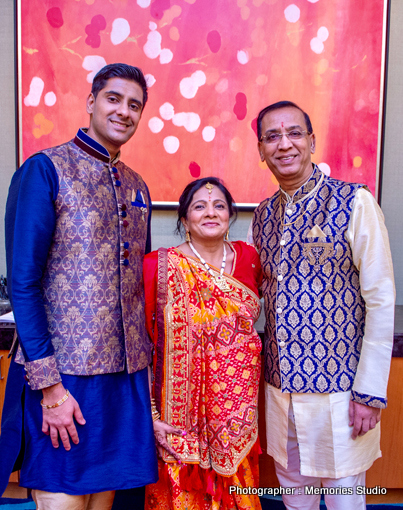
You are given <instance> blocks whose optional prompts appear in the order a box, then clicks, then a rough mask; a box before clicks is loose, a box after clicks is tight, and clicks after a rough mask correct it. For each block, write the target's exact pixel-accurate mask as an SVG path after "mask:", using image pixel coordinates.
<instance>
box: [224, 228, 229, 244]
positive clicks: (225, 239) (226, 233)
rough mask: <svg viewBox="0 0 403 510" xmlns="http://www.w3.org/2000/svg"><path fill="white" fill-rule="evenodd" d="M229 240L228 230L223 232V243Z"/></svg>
mask: <svg viewBox="0 0 403 510" xmlns="http://www.w3.org/2000/svg"><path fill="white" fill-rule="evenodd" d="M228 239H229V229H228V230H227V231H226V232H225V236H224V241H228Z"/></svg>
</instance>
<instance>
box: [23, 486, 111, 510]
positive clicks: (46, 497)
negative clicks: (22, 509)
mask: <svg viewBox="0 0 403 510" xmlns="http://www.w3.org/2000/svg"><path fill="white" fill-rule="evenodd" d="M114 497H115V491H107V492H98V493H96V494H86V495H84V496H71V495H70V494H64V493H63V492H45V491H39V490H33V491H32V498H33V500H34V501H35V503H36V508H37V510H111V508H112V505H113V498H114Z"/></svg>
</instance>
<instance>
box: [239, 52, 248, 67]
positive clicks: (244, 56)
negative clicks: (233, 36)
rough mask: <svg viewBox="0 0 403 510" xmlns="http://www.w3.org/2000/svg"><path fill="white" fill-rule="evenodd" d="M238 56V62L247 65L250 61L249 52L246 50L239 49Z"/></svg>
mask: <svg viewBox="0 0 403 510" xmlns="http://www.w3.org/2000/svg"><path fill="white" fill-rule="evenodd" d="M236 58H237V59H238V62H239V63H240V64H242V65H245V64H247V63H248V62H249V54H248V52H247V51H246V50H239V51H238V53H237V54H236Z"/></svg>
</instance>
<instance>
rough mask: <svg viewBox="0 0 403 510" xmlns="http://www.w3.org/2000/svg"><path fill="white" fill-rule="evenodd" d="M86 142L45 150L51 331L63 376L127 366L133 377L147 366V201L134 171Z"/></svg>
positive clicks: (80, 140) (46, 279) (79, 138)
mask: <svg viewBox="0 0 403 510" xmlns="http://www.w3.org/2000/svg"><path fill="white" fill-rule="evenodd" d="M83 140H84V141H83ZM89 140H91V139H89V137H86V135H85V133H84V134H83V133H82V132H81V136H80V132H79V133H78V135H77V137H76V138H75V139H74V140H72V141H70V142H68V143H66V144H63V145H60V146H59V147H53V148H51V149H47V150H44V151H42V153H43V154H46V155H47V156H48V157H49V158H50V159H51V160H52V162H53V164H54V166H55V168H56V172H57V175H58V178H59V193H58V196H57V200H56V203H55V210H56V229H55V232H54V235H53V241H52V245H51V248H50V251H49V257H48V263H47V267H46V270H45V273H44V276H43V289H44V302H45V308H46V312H47V316H48V323H49V331H50V334H51V336H52V343H53V346H54V349H55V356H56V361H57V368H58V369H59V371H60V372H62V373H65V374H75V375H94V374H103V373H114V372H119V371H122V370H124V368H125V360H126V363H127V369H128V371H129V373H132V372H136V371H138V370H141V369H143V368H144V367H146V366H147V365H148V364H149V363H150V361H151V343H150V341H149V339H148V336H147V333H146V330H145V317H144V288H143V279H142V266H143V258H144V251H145V245H146V239H147V219H148V214H149V207H150V203H149V198H148V197H149V195H148V191H147V187H146V185H145V184H144V182H143V180H142V178H141V177H140V176H139V175H138V174H137V173H135V172H134V171H133V170H131V169H130V168H129V167H127V166H126V165H125V164H124V163H122V162H120V161H119V162H117V163H116V164H115V166H113V164H112V163H110V158H109V156H106V155H105V154H102V153H100V152H98V151H96V150H94V149H93V147H91V146H88V145H87V144H86V143H85V141H87V142H88V141H89ZM99 147H101V146H99ZM101 148H102V147H101ZM102 149H103V148H102ZM105 152H106V151H105Z"/></svg>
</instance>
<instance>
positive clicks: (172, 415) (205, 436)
mask: <svg viewBox="0 0 403 510" xmlns="http://www.w3.org/2000/svg"><path fill="white" fill-rule="evenodd" d="M160 262H162V256H161V258H160V257H159V265H160ZM166 263H167V266H168V267H167V272H166V274H165V273H164V272H163V270H162V268H161V270H160V268H159V269H158V273H159V275H160V276H161V277H162V279H163V280H162V281H161V282H159V283H161V285H160V284H159V285H158V305H157V306H160V304H161V303H163V296H162V293H163V287H165V291H166V293H165V303H166V306H165V311H164V329H161V325H160V324H161V313H158V317H157V321H158V330H159V333H158V340H157V342H158V348H159V349H161V347H162V343H161V341H160V332H161V331H164V334H165V345H164V351H163V352H164V354H163V358H164V365H165V366H164V368H163V369H162V367H161V361H162V360H161V358H158V360H159V361H157V363H158V364H159V365H160V366H159V367H158V372H157V373H158V377H159V380H158V381H157V380H156V390H157V391H156V396H157V392H158V393H159V395H161V404H162V408H161V414H162V417H163V419H165V420H166V421H167V422H168V423H170V424H172V425H173V426H175V427H178V428H182V429H186V430H187V432H188V434H187V435H186V437H180V436H174V435H172V436H169V438H168V440H169V443H170V444H171V446H172V447H173V448H174V449H175V450H176V451H177V452H178V453H179V455H180V456H181V458H182V459H183V461H184V462H186V463H197V464H200V466H201V467H204V468H209V467H213V469H214V470H215V471H216V472H217V473H219V474H222V475H225V476H230V475H232V474H233V473H235V472H236V470H237V468H238V466H239V464H240V463H241V462H242V460H243V459H244V458H245V456H246V455H247V454H248V453H249V451H250V449H251V448H252V446H253V444H254V443H255V441H256V439H257V434H258V427H257V395H258V383H259V377H258V374H259V372H260V370H259V367H260V347H261V343H260V338H259V336H258V335H257V333H256V331H255V330H254V328H253V322H254V321H255V320H256V319H257V317H258V316H259V312H260V301H259V298H258V296H256V294H255V293H254V292H252V291H251V290H250V289H249V288H248V287H246V286H245V285H243V284H242V283H241V282H239V281H238V280H237V279H235V278H233V277H232V276H230V275H227V274H226V275H225V277H226V278H227V280H228V282H229V283H230V284H231V287H232V291H231V292H230V293H222V291H220V290H219V289H218V288H217V287H216V286H215V285H214V284H213V283H212V279H211V278H210V277H209V276H208V275H207V274H206V271H205V268H204V266H203V265H202V264H200V262H199V261H197V260H195V259H193V258H191V257H187V256H185V255H184V254H182V253H181V252H179V251H178V250H175V249H170V250H168V253H167V262H166ZM180 266H181V267H180ZM212 269H213V271H215V270H214V268H212ZM193 271H195V274H196V275H197V278H196V277H193V278H194V281H193V283H194V286H193V287H191V286H189V282H188V281H187V279H186V275H188V276H190V273H193ZM215 272H217V273H218V270H216V271H215ZM165 276H166V277H167V281H166V285H165V281H164V278H165ZM198 279H199V280H198ZM204 283H205V287H204V286H203V284H204ZM198 284H199V285H201V288H200V289H199V288H198V290H197V292H196V293H194V294H192V292H193V288H194V287H197V285H198ZM203 293H205V295H206V296H207V297H206V298H205V299H206V302H204V301H203V299H202V298H201V296H203ZM167 295H168V299H166V296H167ZM217 295H219V299H221V302H222V303H223V306H224V307H226V308H225V309H224V308H223V309H220V313H222V316H221V317H219V316H218V317H217V316H216V317H214V310H215V308H214V310H208V311H207V308H206V309H205V313H208V314H209V313H211V314H212V315H211V318H210V319H211V320H210V321H209V320H207V321H206V322H204V323H203V321H202V320H201V318H202V310H203V307H205V306H208V305H206V303H208V302H209V299H211V298H212V299H213V303H214V307H215V306H217V303H219V301H218V299H217ZM209 296H210V297H209ZM192 299H193V300H194V299H196V304H195V302H193V303H192ZM198 305H200V307H199V306H198ZM195 318H196V320H195ZM227 326H228V327H227ZM220 328H221V329H220ZM231 328H232V333H231V331H230V330H231ZM242 328H244V329H242ZM223 331H224V337H225V334H227V335H229V336H228V338H229V339H230V342H231V343H230V344H228V345H225V342H223V343H222V345H219V343H220V338H219V335H220V334H222V332H223ZM209 335H210V336H209ZM224 337H222V338H224ZM225 340H226V337H225ZM184 342H186V343H185V345H184ZM203 343H206V344H207V347H206V348H209V347H210V348H212V349H213V350H214V351H215V353H216V354H215V356H217V357H220V356H221V357H222V359H223V360H224V359H225V357H226V355H227V354H228V353H229V352H230V351H231V350H232V353H234V358H233V360H232V364H231V366H230V365H228V368H229V370H230V371H229V372H226V373H224V372H223V373H221V372H220V368H219V367H218V366H216V365H217V362H216V358H215V357H213V359H212V361H211V357H209V353H208V352H207V351H203V350H202V349H203V348H204V347H202V344H203ZM209 344H210V346H209ZM213 344H214V347H211V346H212V345H213ZM237 347H238V348H239V350H238V352H237V353H236V351H234V349H237ZM198 349H199V350H198ZM195 352H196V355H195V354H194V353H195ZM159 354H160V353H159ZM193 356H195V358H193ZM244 359H246V360H247V363H249V365H243V364H242V361H243V360H244ZM208 363H209V364H210V365H209V366H207V364H208ZM196 366H197V368H195V367H196ZM234 366H237V367H238V370H236V369H235V368H234ZM225 368H227V366H224V367H223V369H224V370H225ZM209 371H210V372H211V371H216V374H217V378H218V379H217V381H218V382H217V381H215V382H214V381H213V379H214V377H216V374H215V373H214V374H213V376H211V374H210V372H209ZM238 372H239V373H238ZM161 374H162V375H163V379H164V383H165V384H164V389H161V390H159V384H160V383H159V381H160V380H161ZM227 374H229V375H227ZM234 374H236V375H235V376H234ZM256 374H257V375H256ZM193 376H194V377H195V380H193V378H192V377H193ZM206 376H207V379H208V380H207V381H206ZM225 378H227V379H225ZM225 380H227V382H224V381H225ZM206 382H207V384H208V385H212V386H216V388H215V389H211V388H209V387H207V388H206ZM213 383H214V384H213ZM218 383H219V384H218ZM238 383H239V384H238ZM197 384H200V389H201V394H200V395H201V396H200V401H199V395H198V394H197V395H198V396H197V397H195V395H194V394H193V392H194V391H196V392H197V391H198V390H197ZM222 385H225V387H226V386H228V387H229V388H232V389H231V390H229V391H232V393H230V397H229V398H228V399H227V400H225V403H224V404H223V405H224V407H225V408H226V409H221V410H220V408H219V407H218V404H216V405H215V406H214V408H213V411H212V410H211V408H212V404H211V403H210V402H208V401H209V399H212V398H213V397H214V394H213V393H212V392H213V391H215V392H220V396H221V390H222ZM242 385H243V388H242ZM157 388H158V389H157ZM238 392H239V393H238ZM242 392H243V396H242V397H240V398H239V399H238V398H237V396H239V394H240V393H242ZM209 393H211V395H210V396H209ZM231 398H232V400H231ZM156 400H157V399H156ZM242 400H246V402H242ZM239 402H241V405H239V407H238V408H237V407H236V406H235V411H234V412H231V409H232V406H233V405H234V403H235V404H236V405H237V403H238V404H239ZM194 405H195V406H196V405H197V408H196V409H197V410H196V411H195V409H193V406H194ZM208 413H210V415H211V414H214V413H215V414H216V415H215V417H213V418H215V419H211V416H210V419H209V418H207V414H208ZM221 413H222V414H223V415H224V416H226V418H225V423H224V420H223V421H222V422H221V421H220V419H219V416H221ZM192 420H193V421H192ZM192 431H193V433H192ZM194 431H196V433H194ZM228 431H230V434H228ZM234 431H235V432H234ZM163 459H164V460H165V461H166V462H173V461H174V459H173V457H171V456H170V455H169V454H168V453H167V452H164V453H163Z"/></svg>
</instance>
